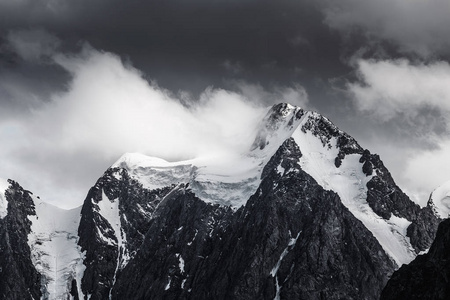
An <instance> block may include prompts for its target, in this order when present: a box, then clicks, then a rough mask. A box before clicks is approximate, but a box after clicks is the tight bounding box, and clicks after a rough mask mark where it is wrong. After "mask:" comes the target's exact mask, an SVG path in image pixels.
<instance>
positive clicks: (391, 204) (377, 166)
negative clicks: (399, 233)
mask: <svg viewBox="0 0 450 300" xmlns="http://www.w3.org/2000/svg"><path fill="white" fill-rule="evenodd" d="M360 162H364V165H363V171H365V170H364V167H366V165H369V166H370V167H369V168H368V169H366V170H367V171H368V172H369V171H370V173H372V172H373V170H375V171H376V176H374V177H372V179H371V180H370V181H369V182H368V183H367V188H368V191H367V202H368V203H369V205H370V207H371V208H372V210H373V211H374V212H375V213H376V214H377V215H379V216H380V217H382V218H384V219H386V220H389V219H390V218H391V217H392V215H394V216H397V217H400V218H405V219H407V220H409V221H410V222H411V225H409V226H408V228H407V236H408V237H409V238H410V242H411V245H412V246H413V247H414V249H415V251H416V253H419V252H421V251H424V250H426V249H428V248H429V247H430V245H431V243H432V242H433V239H434V237H435V234H436V230H437V226H438V225H439V222H440V221H441V220H440V219H439V218H438V217H436V215H435V214H434V213H433V211H432V209H431V207H430V205H427V206H426V207H423V208H421V207H420V206H419V205H417V204H416V203H414V202H412V201H411V200H410V199H409V197H408V196H407V195H406V194H405V193H403V191H402V190H401V189H400V188H399V187H398V186H397V185H396V184H395V182H394V180H393V179H392V176H391V174H390V172H389V171H388V170H387V169H386V167H385V166H384V164H383V162H382V161H381V159H380V157H379V156H378V155H376V154H370V152H369V151H368V150H365V152H364V153H363V155H362V156H361V159H360ZM364 173H366V172H364ZM366 174H368V173H366Z"/></svg>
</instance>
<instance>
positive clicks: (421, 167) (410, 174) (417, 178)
mask: <svg viewBox="0 0 450 300" xmlns="http://www.w3.org/2000/svg"><path fill="white" fill-rule="evenodd" d="M449 162H450V139H447V140H444V141H442V142H441V143H440V144H439V148H438V149H433V150H428V151H424V152H418V153H412V154H411V156H410V160H409V161H408V163H407V165H406V168H405V169H404V178H405V183H406V184H407V185H408V186H410V187H411V190H412V191H413V194H417V195H419V197H420V200H421V204H422V205H425V204H426V201H427V200H428V197H429V195H430V192H431V191H433V190H434V189H435V188H437V187H438V186H439V185H441V184H442V183H444V182H446V181H448V180H450V163H449Z"/></svg>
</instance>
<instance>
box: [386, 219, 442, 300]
mask: <svg viewBox="0 0 450 300" xmlns="http://www.w3.org/2000/svg"><path fill="white" fill-rule="evenodd" d="M449 249H450V219H446V220H444V221H443V222H442V223H441V224H439V228H438V231H437V233H436V239H435V240H434V242H433V244H432V245H431V248H430V250H429V251H428V253H427V254H424V255H419V256H418V257H417V258H416V259H415V260H413V261H412V262H411V263H410V264H409V265H403V266H402V267H401V268H400V269H399V270H397V271H396V272H395V273H394V274H393V275H392V277H391V279H390V280H389V282H388V284H387V285H386V287H385V288H384V290H383V293H382V296H381V299H383V300H389V299H450V285H449V284H450V282H449V279H450V250H449Z"/></svg>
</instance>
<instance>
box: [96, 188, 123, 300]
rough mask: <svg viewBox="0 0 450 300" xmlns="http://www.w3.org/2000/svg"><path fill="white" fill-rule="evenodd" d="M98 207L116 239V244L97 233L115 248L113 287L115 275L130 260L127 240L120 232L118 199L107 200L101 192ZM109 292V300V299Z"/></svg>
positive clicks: (121, 231)
mask: <svg viewBox="0 0 450 300" xmlns="http://www.w3.org/2000/svg"><path fill="white" fill-rule="evenodd" d="M97 205H98V207H99V211H98V212H99V213H100V214H101V215H102V216H103V218H105V219H106V221H107V222H108V223H109V224H110V225H111V227H112V229H113V231H114V235H115V237H116V239H117V242H116V241H114V240H112V239H109V238H107V237H105V236H104V235H103V234H102V233H101V232H99V236H100V237H101V238H102V239H103V240H104V241H105V242H106V243H108V244H109V245H113V246H117V253H118V255H117V261H116V270H115V271H114V277H113V285H114V283H115V282H116V275H117V272H118V271H119V270H120V269H123V268H124V267H125V266H126V265H127V263H128V261H129V260H130V254H129V252H128V248H127V246H126V245H127V239H126V234H125V232H124V231H123V230H122V224H121V220H120V214H119V199H112V200H111V199H109V198H108V197H107V196H106V194H105V192H104V191H102V199H101V201H99V202H98V203H97ZM111 292H112V289H111V290H110V298H111Z"/></svg>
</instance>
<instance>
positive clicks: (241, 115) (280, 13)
mask: <svg viewBox="0 0 450 300" xmlns="http://www.w3.org/2000/svg"><path fill="white" fill-rule="evenodd" d="M449 14H450V2H449V1H448V0H421V1H420V0H340V1H332V0H319V1H312V0H297V1H294V0H277V1H266V0H258V1H256V0H239V1H237V0H236V1H229V0H228V1H225V0H215V1H211V0H208V1H207V0H192V1H182V0H169V1H167V0H165V1H162V0H157V1H139V0H129V1H122V0H89V1H88V0H78V1H69V0H18V1H11V0H0V177H2V178H13V179H15V180H17V181H19V182H20V183H21V184H22V185H23V186H24V187H25V188H27V189H30V190H31V191H33V192H34V193H35V194H37V195H40V196H41V198H42V199H43V200H46V201H49V202H51V203H54V204H56V205H59V206H63V207H73V206H76V205H80V204H81V203H82V201H83V200H84V197H85V196H86V193H87V191H88V189H89V187H90V186H92V185H93V184H94V183H95V181H96V179H98V177H100V176H101V175H102V173H103V172H104V171H105V170H106V169H107V168H108V167H109V166H110V165H111V164H112V163H113V162H114V161H115V160H117V159H118V158H119V157H120V156H121V155H122V154H123V153H125V152H142V153H144V154H148V155H154V156H160V157H163V158H165V159H168V160H180V159H187V158H192V157H195V156H197V155H202V154H204V153H216V152H220V151H225V152H230V151H231V152H236V153H238V152H239V151H244V149H245V148H246V147H247V144H248V143H249V140H250V139H251V136H252V134H253V129H254V126H255V124H256V121H257V120H259V119H260V118H261V114H262V113H263V108H264V107H267V106H269V105H272V104H275V103H279V102H289V103H291V104H294V105H298V106H302V107H304V108H306V109H312V110H316V111H318V112H320V113H322V114H324V115H325V116H327V117H329V118H330V119H331V120H332V121H333V122H334V123H335V124H336V125H338V126H339V127H340V128H341V129H343V130H344V131H346V132H348V133H349V134H350V135H352V136H353V137H355V138H356V139H357V140H358V142H359V143H360V144H361V146H362V147H364V148H368V149H370V150H371V152H373V153H378V154H380V156H381V158H382V160H383V161H384V162H385V165H386V166H387V167H388V169H389V170H390V171H391V173H392V174H393V176H394V179H395V180H396V182H397V184H398V185H399V186H400V187H401V188H402V189H403V190H404V191H405V192H407V193H408V194H409V195H410V196H411V197H412V198H414V199H415V200H417V201H418V202H420V203H422V204H423V203H425V202H426V201H427V200H428V195H429V193H430V192H431V191H432V190H433V189H434V188H435V187H437V186H439V185H440V184H441V183H443V182H444V181H447V180H450V138H449V134H448V133H449V129H450V123H449V122H450V120H449V117H450V65H449V60H450V59H449V58H450V34H449V31H448V28H450V18H448V16H449Z"/></svg>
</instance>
